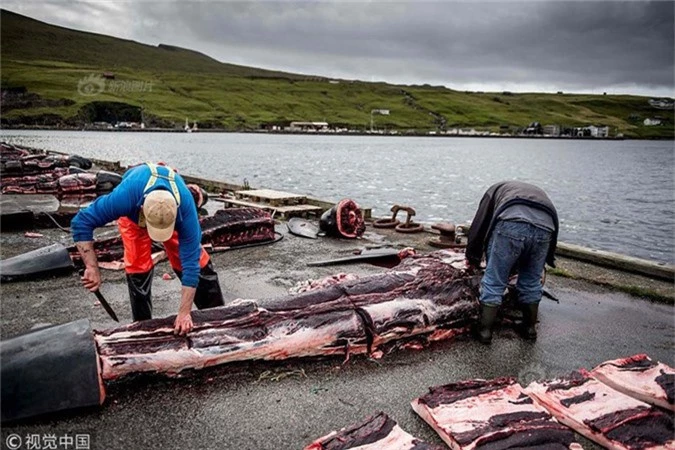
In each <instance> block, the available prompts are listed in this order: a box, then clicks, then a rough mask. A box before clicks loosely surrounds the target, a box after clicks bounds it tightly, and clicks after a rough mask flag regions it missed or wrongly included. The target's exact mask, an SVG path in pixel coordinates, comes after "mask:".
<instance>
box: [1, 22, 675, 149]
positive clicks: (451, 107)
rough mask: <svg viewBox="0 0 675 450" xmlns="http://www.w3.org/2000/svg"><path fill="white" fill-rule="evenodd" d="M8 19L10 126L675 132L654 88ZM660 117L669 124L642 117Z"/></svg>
mask: <svg viewBox="0 0 675 450" xmlns="http://www.w3.org/2000/svg"><path fill="white" fill-rule="evenodd" d="M0 27H1V39H2V40H1V41H0V42H1V46H0V57H1V62H2V78H1V87H2V123H3V125H5V126H13V125H38V126H39V125H54V126H82V125H84V124H85V123H90V122H94V121H100V120H105V121H111V120H112V121H115V120H127V121H131V120H140V114H141V108H142V109H143V113H144V118H145V121H146V123H148V124H149V125H151V126H168V127H174V126H179V125H181V124H183V122H184V121H185V118H186V117H189V119H190V121H191V122H192V121H197V122H198V123H199V126H200V127H201V128H208V127H214V128H225V129H230V130H252V129H258V128H260V127H261V126H264V125H271V124H277V125H287V124H288V123H289V122H290V121H325V122H329V123H330V124H331V125H337V126H344V127H349V128H355V129H367V128H368V127H369V126H370V118H371V114H370V112H371V110H373V109H389V110H390V111H391V114H390V115H388V116H379V115H378V116H375V117H376V118H375V120H376V126H377V127H378V128H379V129H382V128H387V129H397V130H401V131H405V130H414V131H419V132H425V131H431V130H440V129H449V128H454V127H465V128H466V127H473V128H476V129H483V130H491V131H499V130H500V127H501V129H502V130H504V129H505V128H506V127H510V128H512V129H513V128H518V127H525V126H527V125H528V124H529V123H531V122H535V121H536V122H540V123H541V124H542V125H545V124H558V125H562V126H564V127H572V126H586V125H591V124H594V125H607V126H609V127H610V129H611V133H612V134H614V133H615V132H618V133H624V134H625V135H626V136H629V137H668V138H672V137H673V110H672V109H671V110H658V109H655V108H653V107H651V106H650V105H649V103H648V100H649V99H648V98H647V97H639V96H628V95H625V96H624V95H621V96H616V95H601V96H599V95H574V94H564V95H563V94H534V93H533V94H511V93H475V92H460V91H453V90H450V89H447V88H444V87H434V86H428V85H424V86H403V85H392V84H386V83H368V82H361V81H352V80H330V79H328V78H325V77H321V76H308V75H299V74H292V73H284V72H278V71H271V70H264V69H259V68H253V67H245V66H238V65H233V64H226V63H221V62H219V61H216V60H215V59H213V58H210V57H208V56H206V55H204V54H202V53H199V52H196V51H192V50H188V49H183V48H179V47H174V46H169V45H159V46H156V47H155V46H151V45H146V44H141V43H138V42H134V41H129V40H125V39H118V38H114V37H110V36H104V35H99V34H94V33H87V32H81V31H75V30H70V29H67V28H63V27H58V26H54V25H49V24H46V23H44V22H40V21H37V20H34V19H31V18H28V17H25V16H21V15H19V14H15V13H12V12H9V11H6V10H2V11H1V12H0ZM104 76H105V77H106V78H105V79H104ZM113 78H114V79H113ZM656 116H658V117H661V118H662V119H663V123H664V124H663V125H661V126H650V127H647V126H644V125H643V121H644V119H645V118H648V117H656Z"/></svg>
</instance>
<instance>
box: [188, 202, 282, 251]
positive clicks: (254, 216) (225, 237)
mask: <svg viewBox="0 0 675 450" xmlns="http://www.w3.org/2000/svg"><path fill="white" fill-rule="evenodd" d="M200 224H201V227H202V244H203V245H207V246H211V247H212V248H213V250H214V251H217V250H218V249H221V248H223V247H237V246H240V245H245V244H255V243H259V242H267V241H273V240H274V237H275V236H274V220H273V219H272V216H271V215H270V214H269V213H268V212H267V211H263V210H261V209H258V208H226V209H221V210H218V211H216V213H215V214H214V215H213V216H209V217H205V218H203V219H201V220H200Z"/></svg>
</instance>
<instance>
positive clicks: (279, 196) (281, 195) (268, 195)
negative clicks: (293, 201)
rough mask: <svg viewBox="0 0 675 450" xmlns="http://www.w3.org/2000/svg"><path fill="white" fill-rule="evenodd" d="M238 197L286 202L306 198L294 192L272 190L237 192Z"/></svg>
mask: <svg viewBox="0 0 675 450" xmlns="http://www.w3.org/2000/svg"><path fill="white" fill-rule="evenodd" d="M237 195H242V196H245V197H260V198H264V199H267V200H285V199H289V198H297V199H301V198H305V196H304V195H301V194H293V193H292V192H283V191H275V190H272V189H250V190H244V191H237Z"/></svg>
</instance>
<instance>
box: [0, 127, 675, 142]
mask: <svg viewBox="0 0 675 450" xmlns="http://www.w3.org/2000/svg"><path fill="white" fill-rule="evenodd" d="M3 131H71V132H72V131H82V132H109V133H186V131H185V130H183V129H180V128H144V129H141V128H133V129H126V128H125V129H120V128H116V129H115V128H114V129H107V128H102V129H82V128H50V127H10V128H6V127H4V128H0V134H1V133H2V132H3ZM192 133H241V134H264V135H309V136H377V137H429V138H490V139H539V140H581V141H624V140H633V141H675V137H648V138H639V137H626V136H623V137H611V136H608V137H592V136H546V135H502V134H500V135H483V134H439V133H434V134H430V133H399V132H397V133H384V132H383V133H377V132H373V133H370V132H368V131H359V132H308V131H268V130H226V129H221V128H218V129H216V128H204V129H199V130H196V131H192V132H190V133H187V134H192Z"/></svg>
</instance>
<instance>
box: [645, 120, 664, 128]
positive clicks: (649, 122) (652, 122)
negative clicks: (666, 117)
mask: <svg viewBox="0 0 675 450" xmlns="http://www.w3.org/2000/svg"><path fill="white" fill-rule="evenodd" d="M643 123H644V124H645V126H647V127H653V126H654V125H661V119H653V118H646V119H645V121H644V122H643Z"/></svg>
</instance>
